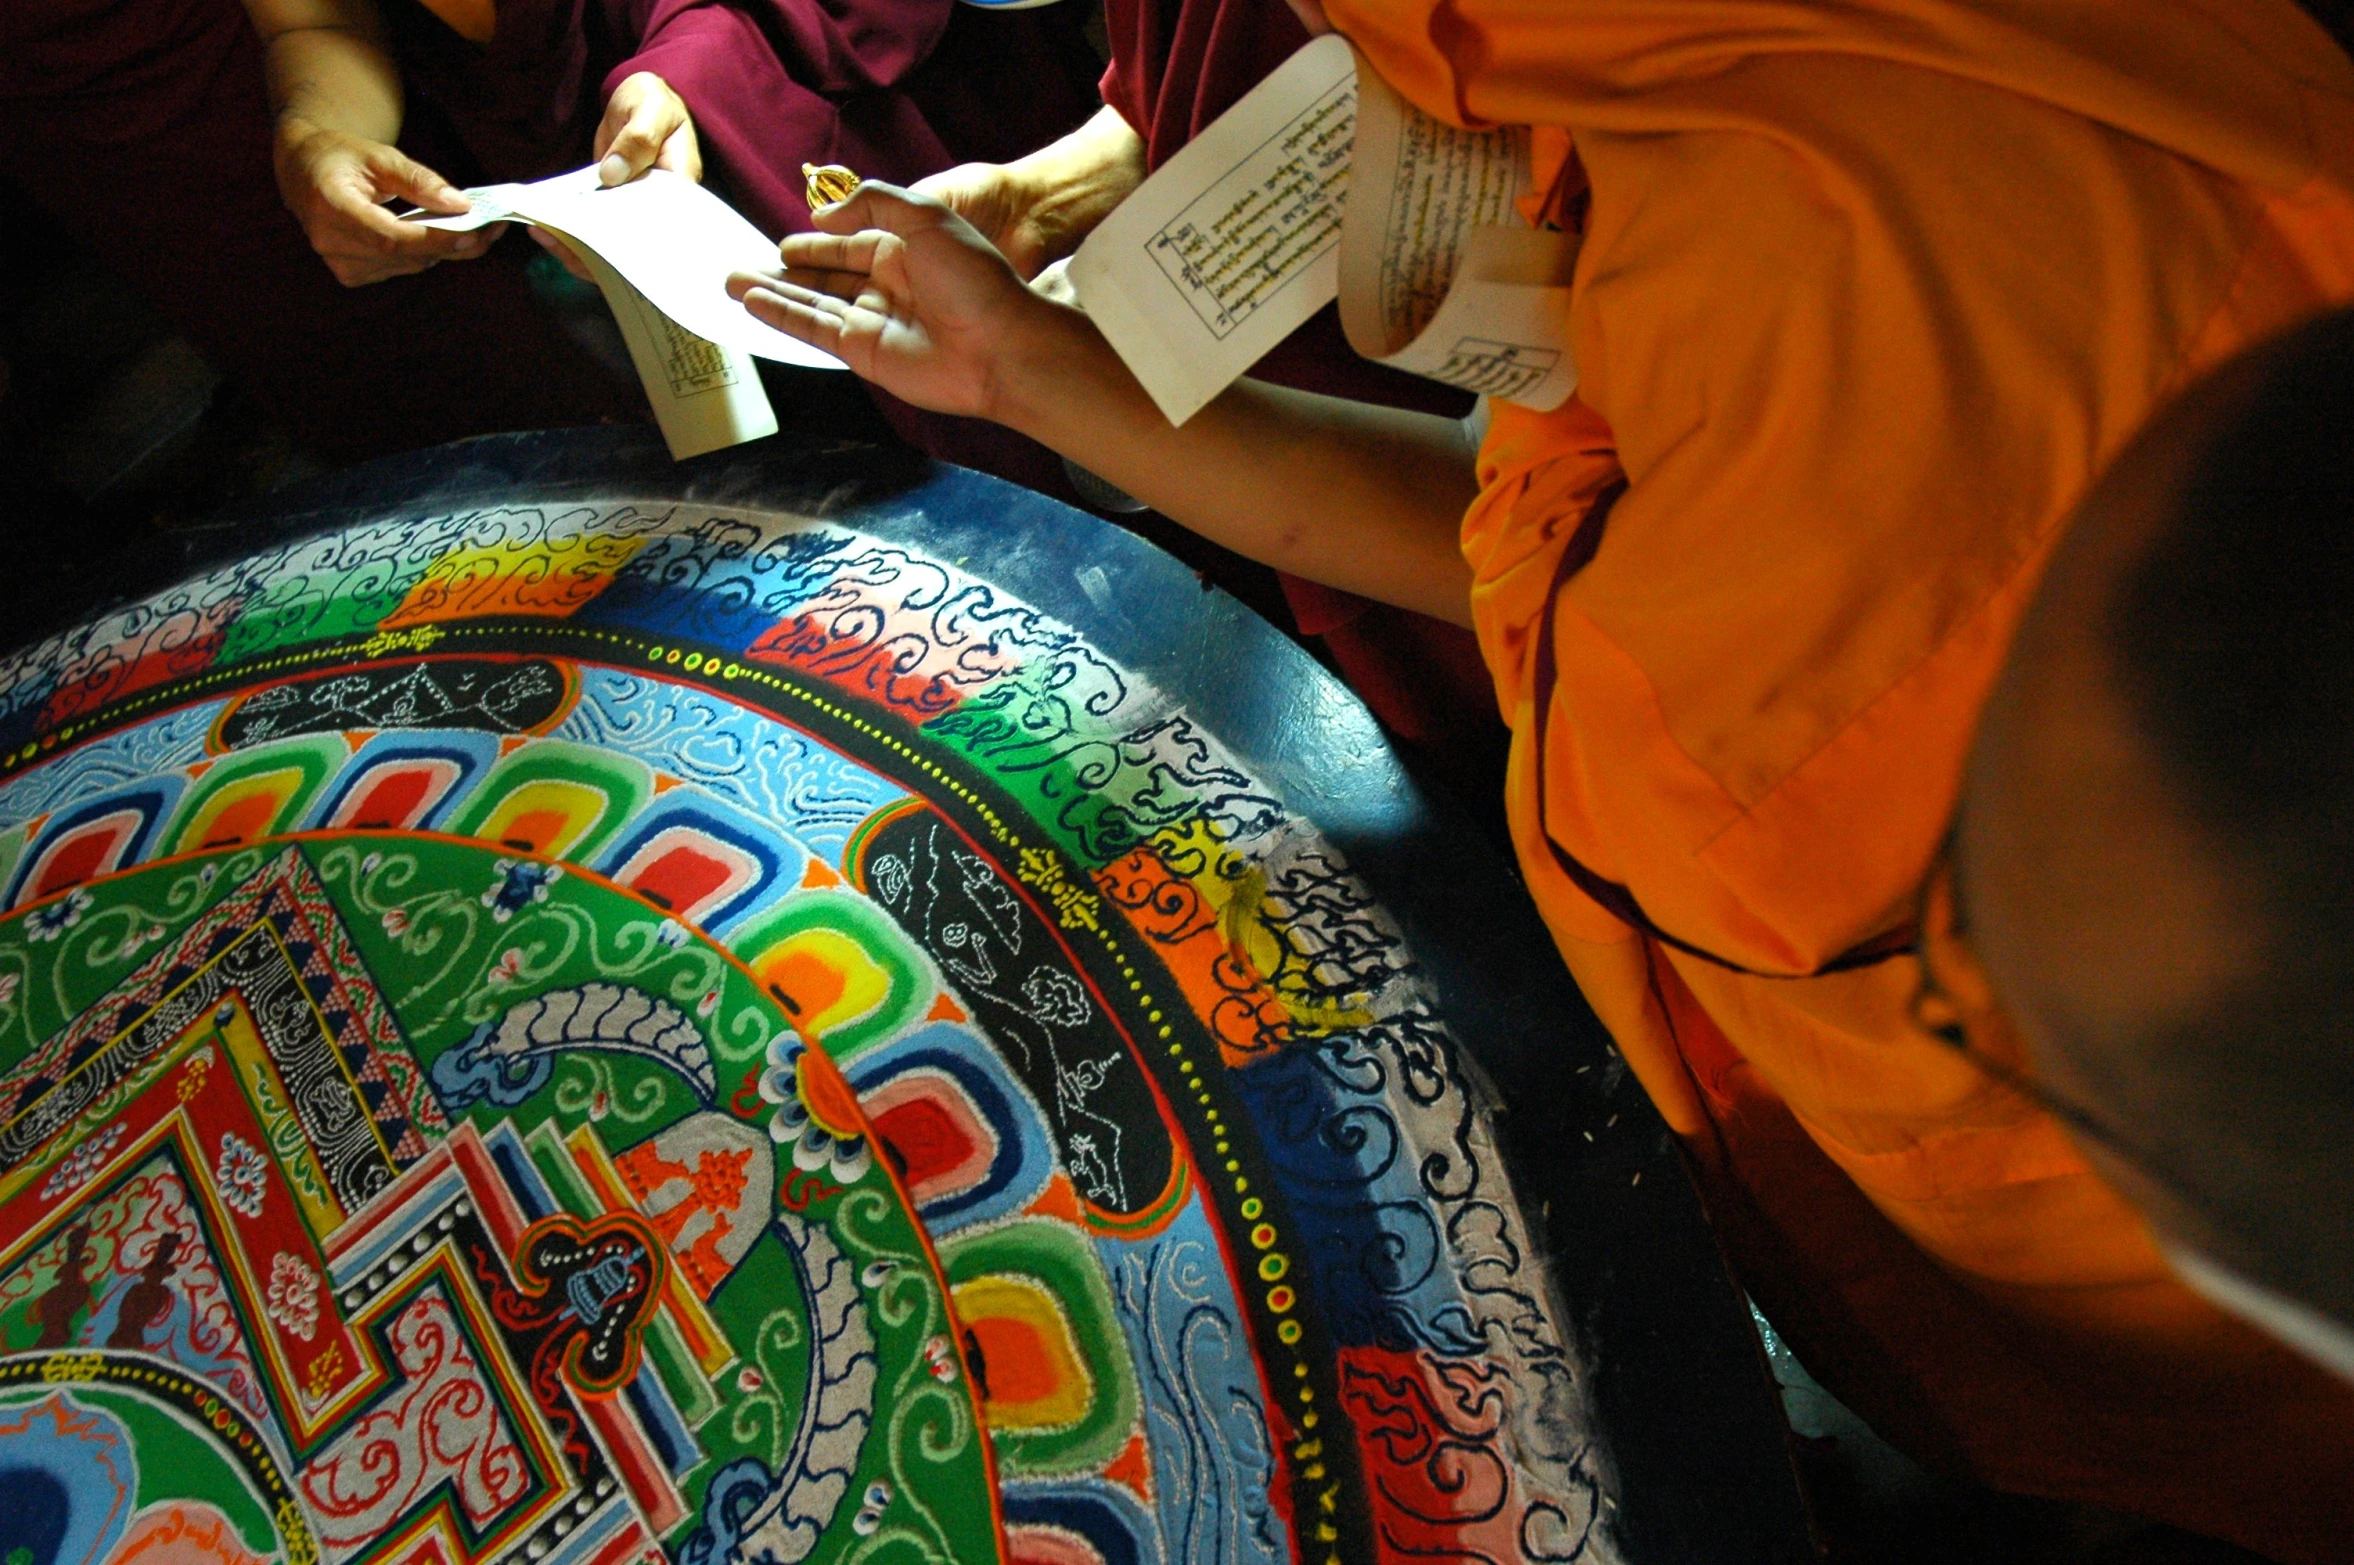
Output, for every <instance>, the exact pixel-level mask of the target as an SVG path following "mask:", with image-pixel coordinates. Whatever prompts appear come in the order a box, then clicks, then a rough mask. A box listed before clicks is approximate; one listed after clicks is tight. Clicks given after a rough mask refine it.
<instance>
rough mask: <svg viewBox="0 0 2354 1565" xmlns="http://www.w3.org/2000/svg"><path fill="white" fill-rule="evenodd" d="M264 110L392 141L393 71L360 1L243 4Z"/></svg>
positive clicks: (395, 136) (396, 94)
mask: <svg viewBox="0 0 2354 1565" xmlns="http://www.w3.org/2000/svg"><path fill="white" fill-rule="evenodd" d="M246 10H247V12H248V14H249V15H250V16H251V17H252V19H253V24H254V30H255V31H256V32H258V33H259V34H260V35H261V39H262V45H263V49H264V51H265V59H266V60H267V70H268V81H269V91H270V105H271V107H272V108H274V109H276V110H277V111H278V116H279V120H280V122H281V124H284V123H286V122H289V121H294V122H300V123H302V124H305V125H309V126H314V127H316V128H318V129H321V130H335V131H342V132H344V133H346V134H348V135H353V136H362V137H366V138H367V139H368V140H371V141H380V142H384V143H386V144H387V145H389V144H391V143H393V142H396V141H398V140H399V139H400V132H401V112H402V99H401V78H400V68H399V67H398V66H396V65H395V64H394V63H393V61H392V56H391V55H389V54H388V53H386V52H385V49H384V46H383V44H382V42H381V30H380V29H381V24H380V22H379V20H378V18H377V15H376V10H375V7H374V6H373V5H372V4H370V3H368V0H248V3H247V6H246Z"/></svg>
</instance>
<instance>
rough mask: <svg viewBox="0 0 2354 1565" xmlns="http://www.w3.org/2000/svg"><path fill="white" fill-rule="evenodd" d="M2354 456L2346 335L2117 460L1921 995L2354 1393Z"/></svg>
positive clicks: (1952, 856) (2282, 348)
mask: <svg viewBox="0 0 2354 1565" xmlns="http://www.w3.org/2000/svg"><path fill="white" fill-rule="evenodd" d="M2349 429H2354V313H2340V314H2336V315H2331V316H2327V317H2324V318H2323V319H2321V320H2320V321H2317V322H2315V323H2314V324H2313V325H2311V326H2308V327H2305V328H2303V329H2301V330H2299V331H2296V332H2294V333H2291V334H2290V335H2289V336H2287V337H2286V338H2284V339H2282V340H2280V341H2278V342H2275V343H2270V344H2267V345H2266V346H2264V347H2263V348H2260V349H2258V350H2256V351H2255V352H2253V353H2251V354H2248V355H2246V356H2244V357H2243V358H2241V359H2240V360H2237V361H2235V362H2234V363H2232V364H2231V365H2229V366H2227V367H2226V368H2225V369H2224V370H2223V371H2221V372H2220V373H2218V374H2216V375H2215V376H2212V377H2210V378H2209V379H2208V380H2207V381H2206V382H2204V383H2202V384H2201V385H2200V386H2199V387H2197V388H2196V389H2194V391H2193V392H2192V393H2191V394H2190V395H2188V396H2186V397H2184V398H2183V399H2182V400H2180V401H2179V402H2177V403H2176V404H2175V405H2174V406H2173V407H2172V408H2170V409H2169V410H2168V411H2167V412H2166V413H2164V414H2163V415H2161V416H2160V417H2159V418H2158V419H2156V420H2155V421H2153V422H2152V424H2151V425H2150V426H2149V428H2147V429H2146V430H2144V431H2143V433H2142V434H2141V435H2140V436H2139V437H2138V438H2137V439H2136V440H2135V441H2134V443H2133V445H2132V446H2131V447H2129V448H2128V449H2127V451H2126V454H2125V455H2124V456H2123V457H2121V458H2120V459H2119V460H2118V461H2117V462H2116V463H2115V464H2114V466H2113V467H2112V468H2111V470H2110V473H2109V476H2108V477H2107V478H2105V479H2104V480H2103V481H2102V482H2101V484H2100V485H2099V486H2098V487H2097V488H2096V489H2095V491H2094V493H2093V495H2092V496H2091V498H2089V499H2088V500H2087V501H2086V502H2085V504H2084V506H2083V507H2082V508H2081V510H2080V511H2079V513H2078V517H2077V520H2076V522H2075V524H2074V525H2073V526H2072V527H2071V528H2070V530H2069V533H2068V536H2067V538H2066V539H2065V540H2064V541H2063V542H2062V544H2061V545H2060V547H2059V549H2058V551H2057V552H2056V553H2055V555H2054V557H2053V560H2052V565H2051V569H2050V571H2049V572H2048V573H2047V575H2046V578H2045V580H2044V583H2043V586H2042V589H2041V590H2040V591H2039V592H2038V593H2037V594H2036V600H2035V603H2034V605H2033V607H2032V608H2031V609H2030V610H2029V611H2028V616H2027V620H2026V623H2025V624H2024V625H2023V626H2022V627H2021V628H2020V632H2019V635H2018V638H2017V642H2016V644H2015V646H2014V648H2013V650H2012V653H2011V657H2010V661H2009V663H2008V664H2007V665H2006V666H2005V669H2004V672H2003V677H2002V682H2001V684H2000V685H1998V686H1997V688H1996V691H1995V695H1994V698H1993V699H1992V700H1991V701H1990V702H1989V703H1988V706H1987V711H1986V717H1985V721H1984V723H1983V725H1982V726H1981V729H1980V732H1979V736H1978V740H1977V743H1976V745H1975V747H1974V748H1973V752H1972V757H1971V763H1970V769H1969V772H1968V775H1967V781H1966V785H1965V788H1964V792H1963V800H1962V808H1961V813H1960V815H1959V818H1958V820H1957V823H1956V829H1955V832H1954V837H1953V842H1952V848H1951V851H1950V852H1949V854H1948V859H1947V863H1948V865H1949V868H1950V874H1949V875H1948V876H1947V877H1945V878H1944V879H1943V880H1941V882H1940V884H1939V886H1938V894H1937V898H1936V902H1935V906H1934V908H1933V912H1934V913H1935V914H1936V915H1938V916H1934V917H1932V918H1931V919H1930V920H1929V928H1928V929H1927V930H1926V931H1925V945H1924V952H1925V960H1924V963H1923V979H1924V988H1925V990H1926V991H1927V992H1926V994H1925V997H1924V998H1925V1008H1926V1009H1927V1011H1928V1013H1929V1015H1930V1018H1931V1020H1932V1021H1933V1022H1934V1023H1935V1024H1938V1025H1941V1026H1944V1027H1946V1028H1949V1029H1950V1031H1951V1037H1952V1040H1953V1041H1954V1042H1955V1043H1956V1044H1957V1045H1958V1046H1959V1047H1962V1048H1964V1049H1968V1050H1971V1051H1973V1052H1974V1053H1977V1054H1980V1055H1984V1056H1990V1057H1991V1058H1993V1059H1994V1060H1996V1061H2000V1062H2002V1064H2001V1065H1998V1066H1997V1067H1996V1068H1998V1069H1999V1068H2006V1067H2008V1066H2011V1065H2015V1063H2016V1062H2017V1060H2018V1059H2019V1058H2021V1057H2022V1051H2021V1044H2022V1042H2023V1043H2024V1045H2025V1050H2024V1058H2026V1059H2028V1060H2030V1061H2031V1062H2032V1065H2033V1069H2034V1077H2035V1081H2036V1083H2037V1084H2038V1087H2039V1090H2040V1091H2041V1092H2042V1093H2043V1094H2044V1095H2046V1096H2048V1097H2049V1098H2051V1099H2052V1100H2053V1101H2054V1107H2055V1111H2056V1112H2059V1113H2060V1114H2062V1115H2063V1116H2064V1117H2066V1118H2068V1119H2069V1120H2071V1121H2072V1122H2073V1123H2074V1124H2076V1125H2077V1126H2078V1127H2079V1137H2080V1140H2081V1141H2082V1143H2083V1146H2084V1149H2085V1151H2086V1153H2087V1155H2088V1156H2089V1157H2090V1158H2091V1159H2092V1161H2093V1162H2094V1164H2095V1166H2096V1167H2098V1168H2099V1169H2100V1171H2101V1172H2102V1173H2103V1174H2104V1175H2106V1176H2108V1178H2109V1180H2110V1182H2111V1183H2112V1184H2114V1185H2116V1186H2117V1187H2118V1188H2119V1189H2122V1190H2124V1191H2127V1192H2128V1193H2130V1194H2131V1195H2132V1196H2133V1198H2134V1201H2135V1204H2136V1205H2137V1206H2139V1207H2140V1208H2141V1210H2142V1211H2143V1212H2144V1213H2146V1214H2147V1215H2148V1217H2149V1219H2150V1222H2151V1227H2152V1228H2153V1230H2154V1231H2155V1233H2156V1234H2157V1236H2158V1240H2159V1243H2160V1244H2161V1245H2162V1246H2163V1247H2164V1248H2165V1250H2166V1252H2167V1254H2168V1257H2169V1259H2170V1260H2171V1262H2172V1263H2173V1267H2174V1270H2175V1271H2176V1273H2177V1274H2179V1275H2180V1276H2181V1277H2182V1278H2183V1280H2184V1281H2186V1282H2188V1283H2189V1284H2190V1285H2191V1286H2192V1287H2194V1288H2196V1289H2197V1290H2199V1291H2200V1292H2201V1293H2204V1294H2206V1295H2207V1296H2208V1297H2209V1298H2211V1299H2213V1300H2214V1301H2215V1302H2216V1303H2217V1304H2219V1305H2221V1306H2222V1307H2223V1308H2225V1309H2226V1310H2229V1311H2231V1312H2232V1313H2234V1314H2237V1315H2241V1316H2244V1317H2245V1318H2247V1319H2248V1320H2251V1321H2253V1322H2255V1323H2256V1324H2258V1325H2260V1326H2263V1327H2265V1328H2266V1329H2268V1330H2270V1331H2271V1332H2273V1333H2274V1334H2275V1335H2276V1336H2279V1337H2281V1338H2283V1339H2284V1340H2286V1341H2289V1342H2292V1343H2295V1344H2296V1345H2297V1346H2298V1347H2299V1348H2301V1349H2302V1350H2304V1351H2305V1352H2306V1353H2308V1354H2309V1355H2311V1356H2312V1357H2313V1358H2315V1359H2317V1360H2319V1361H2320V1362H2322V1363H2324V1364H2327V1365H2329V1366H2330V1367H2331V1368H2333V1369H2335V1370H2336V1371H2337V1372H2338V1373H2339V1374H2340V1375H2343V1376H2345V1377H2347V1378H2349V1379H2354V1240H2350V1239H2349V1237H2348V1236H2349V1235H2350V1234H2354V1180H2350V1174H2354V1166H2350V1165H2349V1162H2348V1159H2347V1157H2346V1144H2347V1133H2346V1128H2345V1127H2346V1124H2347V1120H2348V1117H2349V1114H2350V1113H2354V1072H2350V1071H2349V1059H2350V1058H2354V1057H2350V1056H2349V1053H2348V1050H2347V1048H2346V1045H2345V1039H2344V1036H2343V1029H2342V1028H2341V1026H2340V1025H2338V1023H2337V1021H2336V1018H2337V1017H2338V1015H2339V1014H2340V1013H2341V1012H2342V1010H2343V1008H2344V1003H2345V1000H2344V991H2345V960H2344V958H2345V952H2346V951H2347V950H2348V949H2349V947H2350V945H2354V918H2350V917H2349V908H2348V904H2347V893H2346V888H2347V887H2348V886H2350V885H2354V852H2350V850H2354V842H2350V841H2349V838H2348V835H2347V829H2346V821H2347V800H2348V798H2349V796H2350V795H2354V748H2350V746H2349V735H2350V733H2354V730H2350V729H2349V728H2348V726H2347V724H2346V723H2345V722H2344V721H2343V717H2344V714H2345V713H2346V712H2347V710H2348V709H2349V707H2350V706H2354V688H2350V687H2349V680H2350V678H2354V544H2350V543H2349V540H2348V538H2347V536H2346V525H2345V524H2346V518H2347V517H2348V516H2349V515H2354V442H2349V441H2348V440H2347V438H2346V432H2347V431H2348V430H2349ZM1965 909H1966V910H1967V915H1968V916H1967V919H1966V921H1965V920H1964V918H1963V916H1962V915H1963V910H1965ZM1997 995H1999V996H2000V997H2001V1003H2000V1004H1999V1005H1998V1004H1996V1003H1995V997H1996V996H1997ZM2012 1020H2015V1021H2016V1024H2017V1028H2018V1031H2019V1032H2020V1033H2021V1034H2023V1035H2024V1038H2023V1039H2014V1038H2013V1037H2011V1036H2010V1035H2009V1033H2008V1031H2007V1027H2008V1023H2009V1022H2010V1021H2012Z"/></svg>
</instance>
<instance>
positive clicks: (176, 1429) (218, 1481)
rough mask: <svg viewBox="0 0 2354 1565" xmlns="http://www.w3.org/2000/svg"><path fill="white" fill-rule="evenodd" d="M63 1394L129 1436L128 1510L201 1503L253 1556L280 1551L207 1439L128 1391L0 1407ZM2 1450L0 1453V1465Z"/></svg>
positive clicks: (22, 1394)
mask: <svg viewBox="0 0 2354 1565" xmlns="http://www.w3.org/2000/svg"><path fill="white" fill-rule="evenodd" d="M60 1392H62V1393H63V1394H64V1395H65V1396H67V1397H69V1398H71V1399H72V1400H73V1401H75V1402H77V1403H80V1404H81V1405H83V1406H85V1407H90V1408H96V1409H100V1410H103V1411H104V1412H107V1413H109V1414H112V1415H113V1416H114V1417H115V1418H118V1419H120V1420H121V1421H122V1425H123V1427H124V1428H125V1429H127V1430H129V1431H130V1435H131V1445H132V1449H133V1450H135V1451H136V1452H137V1453H138V1458H139V1492H138V1494H137V1495H136V1496H135V1497H134V1498H133V1501H132V1505H133V1508H134V1509H143V1508H145V1507H147V1506H150V1505H153V1504H156V1503H157V1502H159V1501H164V1500H202V1501H204V1502H205V1503H206V1504H208V1505H211V1506H213V1507H214V1508H216V1509H217V1510H219V1511H220V1513H221V1514H222V1515H223V1516H225V1517H227V1518H228V1519H229V1525H230V1526H232V1527H234V1528H236V1529H237V1536H238V1537H239V1538H240V1539H242V1540H243V1541H244V1543H245V1546H246V1547H247V1548H249V1549H251V1550H253V1551H254V1553H256V1554H259V1555H262V1556H264V1557H268V1556H270V1555H274V1554H277V1553H279V1552H280V1548H281V1546H280V1540H279V1537H278V1534H277V1530H276V1529H275V1528H274V1527H273V1526H272V1525H271V1522H270V1511H269V1507H268V1506H267V1505H266V1504H264V1503H263V1500H262V1497H261V1496H260V1495H259V1494H256V1493H255V1492H254V1489H253V1485H252V1484H251V1483H250V1482H248V1481H247V1479H246V1477H245V1474H244V1473H242V1472H240V1471H239V1470H238V1468H237V1464H236V1463H234V1462H232V1461H231V1460H230V1459H229V1457H228V1455H227V1454H226V1453H225V1452H223V1451H222V1449H221V1448H220V1446H219V1445H218V1444H216V1443H215V1442H214V1440H213V1438H212V1437H211V1436H210V1435H209V1434H207V1433H205V1432H204V1431H203V1430H202V1429H201V1428H200V1426H198V1425H197V1423H196V1422H195V1421H194V1420H192V1419H190V1418H189V1417H187V1416H186V1415H185V1414H183V1413H181V1412H179V1411H178V1410H177V1409H174V1408H171V1407H167V1406H165V1405H163V1404H161V1403H158V1402H151V1401H149V1400H148V1399H147V1398H145V1397H143V1396H141V1395H139V1394H138V1393H137V1392H135V1391H129V1390H125V1389H123V1388H121V1387H117V1386H109V1385H79V1384H77V1385H67V1386H43V1387H40V1388H38V1389H33V1388H19V1389H16V1390H12V1391H8V1392H0V1409H8V1410H14V1409H16V1408H19V1407H22V1406H23V1405H24V1404H26V1403H28V1402H40V1401H44V1400H46V1399H47V1398H49V1397H52V1396H55V1395H58V1394H59V1393H60ZM7 1458H8V1453H7V1451H6V1450H5V1449H0V1466H5V1465H6V1463H7Z"/></svg>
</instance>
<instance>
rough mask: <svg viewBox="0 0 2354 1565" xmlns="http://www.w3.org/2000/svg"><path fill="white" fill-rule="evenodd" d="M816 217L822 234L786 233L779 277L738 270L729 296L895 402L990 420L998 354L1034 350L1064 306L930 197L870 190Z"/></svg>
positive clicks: (871, 184) (887, 188) (868, 186)
mask: <svg viewBox="0 0 2354 1565" xmlns="http://www.w3.org/2000/svg"><path fill="white" fill-rule="evenodd" d="M810 216H811V218H812V220H813V221H814V222H816V224H817V226H818V230H819V231H818V232H816V233H813V234H790V235H787V236H786V238H785V240H784V242H783V243H782V244H780V245H779V246H778V247H777V252H778V256H779V258H780V259H781V260H782V261H783V262H784V265H783V266H782V267H781V268H780V269H778V270H776V271H773V272H738V273H736V274H735V275H734V276H733V277H730V278H729V279H728V283H727V291H728V292H729V294H731V295H732V296H734V297H735V298H737V299H740V300H742V301H743V304H744V308H745V309H747V310H749V311H751V312H752V314H753V315H754V316H756V317H758V318H759V319H760V320H763V321H766V322H767V323H768V324H769V325H771V326H774V327H775V328H776V329H777V330H779V331H781V332H784V333H785V334H786V335H787V336H791V337H798V338H799V339H800V340H801V341H803V342H806V343H808V344H810V345H811V346H812V347H817V348H823V349H824V350H825V351H826V352H828V353H831V354H833V355H834V356H835V357H837V358H839V359H841V360H842V362H843V363H845V364H847V365H849V366H850V368H851V369H852V370H853V371H855V372H856V373H857V374H859V375H860V376H861V377H863V378H865V379H867V380H871V381H873V382H874V383H875V384H876V385H878V386H881V387H882V388H883V389H884V390H885V391H888V392H890V393H891V394H892V395H893V396H896V397H899V398H901V399H903V400H905V401H908V402H912V403H914V404H915V405H916V406H918V407H921V408H929V409H931V410H933V411H934V412H939V413H959V414H964V415H966V416H969V417H977V418H989V417H992V416H993V415H994V413H995V410H996V404H997V391H998V385H997V380H998V376H997V369H998V365H999V363H1000V361H1001V358H1002V356H1004V355H1006V354H1008V353H1011V352H1014V351H1018V350H1019V348H1020V347H1021V345H1022V344H1024V343H1025V342H1029V341H1032V340H1034V338H1035V337H1036V335H1037V328H1038V326H1039V317H1038V314H1037V312H1039V311H1047V312H1050V313H1052V312H1059V311H1061V310H1062V308H1063V307H1062V306H1060V305H1056V304H1051V303H1049V302H1047V301H1046V300H1044V299H1041V298H1039V297H1038V296H1037V295H1036V294H1033V293H1032V292H1031V291H1030V290H1029V289H1028V288H1026V287H1024V286H1023V285H1022V280H1021V279H1020V278H1019V277H1016V276H1015V275H1014V272H1013V268H1012V267H1010V266H1008V265H1007V264H1006V260H1005V257H1004V256H1002V255H1000V254H998V252H997V251H996V249H995V248H993V247H992V246H991V245H990V243H989V241H988V240H987V239H984V238H983V237H982V236H981V234H980V232H979V230H977V229H975V228H974V227H973V225H972V224H971V223H968V222H966V221H965V220H964V219H963V218H961V217H959V216H957V215H956V214H955V213H954V212H951V211H950V210H949V209H948V208H947V206H946V205H945V204H944V203H942V202H940V201H937V200H934V199H933V198H931V197H929V196H919V195H915V194H912V193H911V192H908V191H905V190H900V189H898V188H897V187H895V186H891V185H886V184H881V183H878V182H876V181H872V180H870V181H868V182H867V183H865V184H863V185H861V186H859V187H858V191H857V193H856V194H854V195H852V196H851V197H850V198H849V199H848V200H846V201H839V202H836V203H834V204H833V205H832V206H824V207H819V208H818V209H817V210H816V211H815V212H813V213H811V214H810Z"/></svg>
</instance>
